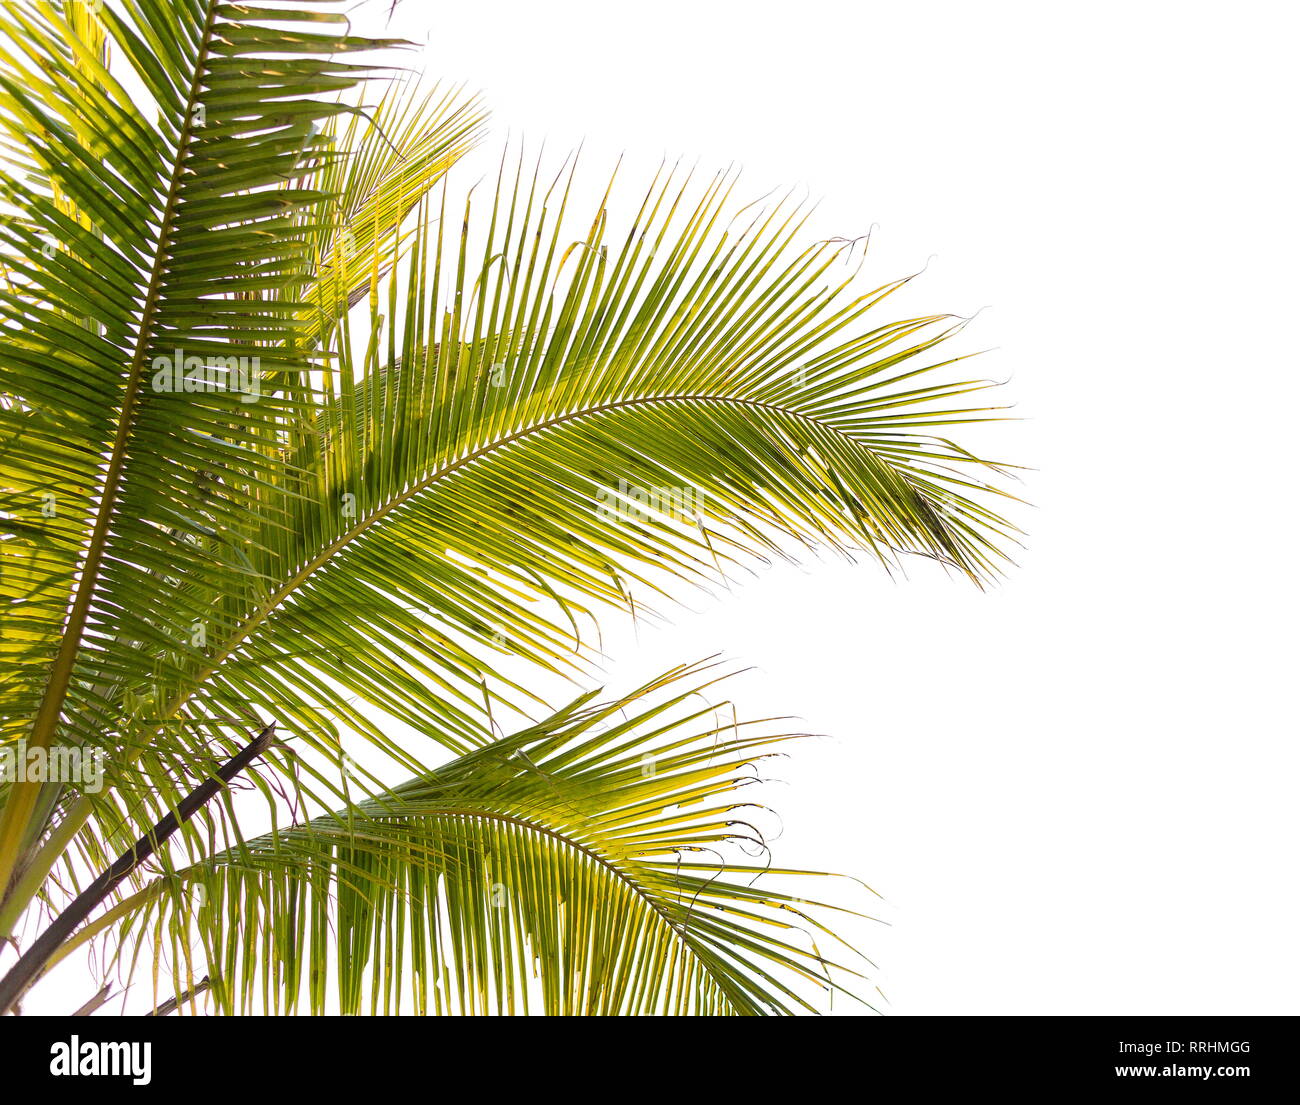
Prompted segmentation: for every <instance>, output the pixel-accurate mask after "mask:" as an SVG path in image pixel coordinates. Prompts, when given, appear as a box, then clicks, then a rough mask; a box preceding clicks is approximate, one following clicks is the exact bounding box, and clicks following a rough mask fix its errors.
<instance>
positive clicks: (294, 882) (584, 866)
mask: <svg viewBox="0 0 1300 1105" xmlns="http://www.w3.org/2000/svg"><path fill="white" fill-rule="evenodd" d="M702 675H704V672H703V670H702V669H683V670H679V671H676V672H672V673H669V675H668V676H665V677H664V678H663V679H661V680H657V681H656V682H655V683H653V684H651V685H649V686H647V687H643V688H641V689H639V690H638V691H636V692H634V693H633V694H631V695H628V696H625V697H622V698H619V699H616V700H613V701H610V702H606V703H601V704H594V703H593V702H592V698H593V696H592V695H591V694H588V695H584V696H583V697H581V698H579V699H578V700H576V701H575V702H573V703H571V704H570V705H569V706H568V707H566V708H565V709H563V710H560V711H558V712H557V713H555V714H554V715H552V716H551V717H549V718H547V719H546V720H545V721H543V722H542V723H540V724H538V725H536V726H533V727H530V728H529V729H527V730H525V731H523V732H521V733H518V734H516V735H515V736H513V737H510V738H508V739H503V740H499V741H495V742H493V743H491V744H489V745H487V746H485V747H484V748H481V749H479V750H477V751H475V752H473V753H470V754H468V755H466V756H463V757H460V758H458V759H456V760H453V761H452V762H450V763H449V764H447V765H445V766H444V767H442V768H439V769H437V770H436V771H433V772H430V773H429V774H427V775H426V776H424V777H421V778H419V779H415V780H412V781H411V782H409V783H407V784H405V785H403V786H401V787H398V788H396V789H395V790H393V791H391V792H388V793H385V794H384V795H382V796H381V797H380V798H377V799H375V800H371V801H368V802H363V803H359V804H358V805H356V806H353V807H350V808H348V809H347V810H343V811H338V812H336V813H335V814H333V815H330V816H325V817H320V818H316V819H314V820H313V821H310V822H308V823H306V824H302V825H296V826H293V827H291V828H285V829H281V830H278V831H275V832H271V833H268V834H265V835H264V836H261V837H257V838H255V839H252V840H249V841H247V842H246V843H243V844H240V845H237V846H236V847H234V848H232V849H230V850H228V851H224V852H221V853H218V854H216V855H214V856H212V857H210V858H209V859H208V860H206V861H205V862H204V863H202V864H199V865H196V866H194V867H191V868H187V869H184V870H181V871H179V872H177V873H175V874H173V875H168V876H162V877H160V878H158V879H157V880H156V881H154V882H151V883H149V884H147V885H146V886H144V887H143V888H142V889H140V890H139V891H137V893H136V894H135V895H134V896H133V897H132V898H130V899H128V900H127V902H126V907H127V908H121V909H120V912H121V913H123V914H125V915H126V916H127V917H129V922H128V923H126V924H125V925H124V931H123V932H122V933H120V934H119V939H120V940H121V947H122V949H123V951H124V952H126V953H128V954H129V952H130V950H131V949H133V948H134V947H135V946H136V941H137V940H138V939H139V938H142V937H147V939H148V941H149V942H150V943H152V944H153V945H154V946H157V947H161V948H166V949H171V950H172V951H173V952H174V957H169V958H170V962H171V965H170V967H169V968H164V969H163V971H162V975H163V977H162V979H161V980H160V981H161V982H162V985H163V989H162V990H160V991H159V992H158V994H156V997H157V1000H158V1001H161V1000H162V997H163V996H165V995H166V994H167V992H168V990H169V989H170V990H174V991H175V994H174V995H173V996H174V997H175V998H176V999H178V1000H179V999H180V997H181V996H182V995H183V994H184V993H185V992H186V991H187V990H192V989H193V988H194V986H195V982H196V980H197V979H198V978H199V977H200V975H202V976H204V977H207V978H209V980H210V983H211V995H212V1002H213V1005H214V1007H215V1008H216V1009H217V1010H218V1011H221V1012H226V1013H236V1012H239V1013H247V1012H257V1011H265V1012H276V1013H281V1012H294V1011H296V1010H297V1009H298V1008H299V1006H300V1003H305V1004H306V1006H307V1007H308V1009H310V1011H311V1012H314V1013H320V1012H324V1011H326V1010H327V1009H328V1008H330V1007H331V1006H334V1007H336V1008H338V1009H339V1010H341V1011H342V1012H344V1013H358V1012H362V1011H365V1010H369V1011H370V1012H383V1013H396V1012H401V1011H403V1010H405V1011H415V1012H418V1013H439V1014H445V1013H499V1014H517V1013H528V1012H541V1013H546V1014H552V1015H591V1014H598V1015H611V1014H675V1015H686V1014H693V1015H736V1014H740V1015H767V1014H772V1013H777V1014H781V1013H790V1012H794V1011H798V1010H805V1009H813V1008H814V1006H813V1005H812V1004H811V999H812V998H813V997H814V996H815V995H816V994H817V993H819V992H821V991H829V990H841V989H843V990H844V992H846V993H851V991H852V989H853V985H852V984H853V983H854V981H855V980H859V979H860V978H861V974H860V971H861V969H862V968H863V967H864V966H865V963H864V962H863V961H861V960H860V959H858V962H857V963H856V965H852V966H850V965H843V966H842V965H840V964H838V963H837V962H836V959H838V958H839V957H840V953H842V952H844V949H843V947H841V948H840V952H832V951H830V947H831V946H832V945H835V944H836V941H835V938H834V936H833V935H832V934H831V933H830V932H829V930H827V929H826V928H825V926H824V924H823V923H822V922H821V921H819V920H818V919H817V917H816V914H817V913H825V907H820V906H817V905H815V904H813V903H809V902H807V901H804V900H802V899H801V898H798V897H795V896H793V894H792V892H791V891H792V889H793V887H792V885H791V884H792V883H794V882H798V881H800V880H806V879H811V878H817V877H818V876H817V874H816V873H813V872H781V871H774V870H767V869H764V868H756V867H753V866H752V865H747V864H744V863H741V864H739V865H736V864H732V863H728V862H726V861H725V860H724V858H723V851H724V850H730V851H733V852H734V850H735V847H736V843H737V842H744V843H750V844H755V843H758V844H761V841H760V839H759V838H758V837H757V835H756V834H757V830H756V829H754V828H753V827H752V824H751V819H752V818H753V817H754V816H755V814H754V811H753V810H752V809H746V808H745V807H748V806H750V805H751V803H747V802H743V801H742V800H741V796H739V795H738V794H737V793H736V792H737V791H738V790H739V789H740V788H742V787H743V786H745V785H746V784H750V783H753V782H754V781H755V779H754V776H753V774H752V772H751V771H746V770H744V769H745V768H746V767H747V766H752V765H753V764H755V763H756V762H758V761H761V760H763V759H765V758H766V757H767V756H768V755H770V754H771V748H772V747H773V745H774V744H775V743H776V742H777V741H779V740H781V739H788V738H779V737H773V736H770V735H759V734H757V733H756V732H754V731H752V727H750V726H741V725H735V724H734V723H733V724H727V725H723V726H719V725H718V713H719V711H718V710H717V709H715V708H713V707H710V706H709V705H708V704H707V703H706V704H704V705H703V706H701V705H700V703H699V701H698V699H697V696H698V694H699V692H700V691H702V690H703V689H704V686H699V685H697V683H698V681H699V679H700V678H701V676H702ZM711 679H712V677H711V676H710V677H708V679H707V680H706V682H705V686H707V684H708V682H710V681H711ZM760 876H761V879H760ZM760 881H761V884H762V885H760ZM782 885H785V886H786V890H784V891H783V890H781V889H780V887H781V886H782ZM110 921H111V918H110ZM104 927H107V926H104ZM398 937H400V939H399V938H398ZM819 945H826V946H827V952H826V953H825V954H823V953H822V952H821V951H819V950H818V949H819ZM848 954H849V955H850V957H851V958H854V959H857V957H856V956H855V955H853V954H852V953H848ZM155 970H157V969H156V968H155ZM331 990H332V993H330V991H331Z"/></svg>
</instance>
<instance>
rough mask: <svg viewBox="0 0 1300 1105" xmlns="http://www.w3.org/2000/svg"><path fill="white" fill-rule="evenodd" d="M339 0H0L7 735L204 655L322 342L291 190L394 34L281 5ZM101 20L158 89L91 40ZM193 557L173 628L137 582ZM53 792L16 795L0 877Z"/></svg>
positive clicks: (41, 730) (107, 715)
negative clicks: (215, 608) (66, 1)
mask: <svg viewBox="0 0 1300 1105" xmlns="http://www.w3.org/2000/svg"><path fill="white" fill-rule="evenodd" d="M321 6H322V5H318V6H317V8H315V9H310V10H306V9H302V8H295V7H292V6H290V7H279V6H274V5H273V6H267V7H260V8H249V7H241V6H239V5H233V4H224V3H219V2H218V0H194V2H187V3H169V2H164V0H139V2H138V3H131V4H129V5H127V6H126V8H125V9H124V12H123V13H122V14H119V13H118V12H117V11H116V10H115V9H114V8H112V7H104V8H102V9H100V10H99V12H98V14H97V15H91V14H90V9H89V8H87V7H84V6H82V5H75V4H74V5H68V6H66V7H65V6H62V5H59V6H54V5H44V4H42V5H32V6H30V7H29V6H27V5H6V6H5V8H4V10H3V12H0V40H2V42H3V46H2V50H3V57H2V58H0V60H2V61H3V62H4V65H3V67H0V132H2V133H3V135H4V138H5V154H6V158H7V160H8V162H9V166H10V170H11V171H10V173H9V174H8V175H6V177H5V179H4V182H3V192H2V198H3V200H4V203H5V204H6V206H7V207H8V209H9V212H10V213H8V214H6V215H5V216H4V217H3V219H0V242H2V243H3V248H4V251H5V254H6V266H7V269H8V276H9V280H8V283H7V286H6V287H4V288H3V289H0V311H3V315H2V316H0V326H3V328H4V334H5V341H4V343H3V348H2V349H0V394H3V395H4V396H5V402H4V403H3V405H0V440H2V441H4V443H5V447H6V460H5V463H4V468H3V471H4V476H5V484H4V488H3V494H4V502H3V508H4V511H5V514H4V516H5V518H6V519H10V518H13V519H16V522H10V521H6V524H5V532H4V534H3V537H4V541H3V554H2V555H3V563H4V568H5V571H4V573H3V583H2V584H0V587H3V593H2V595H0V597H2V598H3V603H2V604H0V608H2V611H3V617H4V619H5V622H4V625H3V626H2V627H0V641H3V644H0V680H2V681H3V682H4V684H5V688H6V697H5V710H6V718H7V722H6V731H7V734H8V735H9V736H10V737H13V736H15V735H16V734H17V732H19V731H25V730H26V729H28V728H29V727H30V733H29V734H28V740H29V741H30V742H31V743H32V744H33V745H34V746H37V747H47V746H49V745H50V744H51V743H52V742H53V741H54V738H55V735H56V730H58V728H59V726H60V718H61V717H67V716H69V715H70V716H73V717H79V718H80V719H81V720H80V722H79V724H78V723H74V724H73V725H72V729H73V732H74V734H78V735H84V734H85V733H87V732H95V731H101V730H104V729H106V728H108V727H110V726H114V725H116V724H118V722H119V719H120V714H119V711H120V707H121V699H120V694H119V695H117V696H112V695H110V694H108V693H107V692H108V689H110V688H114V689H119V690H120V688H121V687H122V683H123V680H124V677H126V676H128V675H136V676H145V677H147V675H148V674H149V673H151V672H152V671H153V670H154V669H155V668H156V667H162V668H163V669H164V670H165V669H166V667H167V665H168V664H169V662H171V661H169V659H168V658H169V657H171V656H173V655H175V656H176V657H178V658H181V657H187V656H188V657H189V658H190V659H192V658H193V656H194V654H195V653H196V652H201V649H198V648H197V646H196V645H195V644H194V640H195V638H194V637H193V633H192V631H188V632H187V631H186V629H185V628H184V627H189V626H194V625H200V626H201V625H202V624H203V619H204V618H205V615H206V610H207V607H208V606H209V605H210V604H211V603H212V602H213V601H214V599H215V597H216V596H218V595H219V594H220V593H221V592H222V590H223V589H224V587H225V586H226V583H227V581H228V580H230V578H231V577H232V575H233V576H238V575H243V574H244V573H245V572H246V571H247V566H246V564H244V563H243V561H242V560H241V558H240V557H239V555H238V552H237V549H236V548H234V547H233V545H232V542H231V540H230V539H229V538H228V537H227V536H225V535H228V534H230V533H231V532H232V531H238V530H239V529H240V520H241V519H242V518H243V517H244V516H245V515H246V513H247V512H248V511H249V510H251V509H253V508H254V504H255V502H256V498H255V495H254V494H252V493H250V492H249V491H248V490H247V484H246V483H245V481H249V482H251V483H252V484H254V485H255V484H256V483H257V482H258V481H260V480H262V479H265V478H267V476H268V472H269V471H270V470H271V469H273V467H274V466H273V465H272V464H271V463H270V462H269V461H268V459H267V457H266V455H265V452H264V449H263V448H262V446H263V443H264V442H265V441H267V440H268V439H269V440H273V439H274V436H275V433H276V430H275V427H276V425H277V424H278V422H279V421H280V420H281V419H282V418H284V417H285V415H286V414H287V413H291V412H293V411H294V410H296V409H297V408H298V406H299V405H300V403H301V402H302V396H303V386H302V383H301V380H302V379H303V377H304V375H305V374H306V373H307V372H308V371H309V370H310V369H311V368H312V367H313V365H314V364H315V363H316V362H315V360H314V359H313V357H312V356H311V355H310V353H309V352H308V351H307V349H306V347H305V346H304V345H303V344H302V342H301V333H300V331H301V326H300V323H299V321H298V315H299V313H300V311H301V310H302V305H301V302H300V299H299V294H300V289H301V287H302V285H303V284H304V281H305V280H306V278H307V275H308V270H309V261H308V258H307V257H305V256H304V244H303V243H302V242H301V241H299V240H296V239H295V238H294V237H293V236H292V235H287V233H286V232H287V231H288V230H290V229H291V228H292V227H293V226H294V220H295V216H300V215H301V214H302V213H303V212H307V211H311V210H312V209H314V208H318V207H319V206H320V204H321V200H322V198H323V197H322V194H321V193H320V192H319V191H318V190H315V189H311V188H305V187H292V186H290V187H284V185H285V184H286V182H289V181H292V180H293V179H294V178H295V177H301V176H302V175H303V174H304V172H306V171H309V170H310V169H311V168H312V167H313V166H317V165H319V164H321V163H323V162H327V161H328V160H329V159H330V158H332V157H334V156H336V155H335V154H334V153H332V152H331V150H330V149H329V144H328V142H327V141H325V139H324V138H323V136H322V135H321V133H320V129H319V126H318V124H319V122H320V121H321V120H324V119H328V118H329V117H331V116H335V115H339V114H342V113H346V112H348V111H350V110H352V109H350V108H348V107H347V106H346V105H344V104H341V103H338V102H334V101H330V100H325V99H321V98H319V97H320V94H321V93H323V92H326V91H333V90H335V89H337V88H338V87H339V84H340V81H343V82H346V83H348V84H355V83H356V81H357V80H358V79H360V78H362V77H364V76H366V75H367V72H368V70H367V69H366V68H365V67H364V66H362V65H359V64H353V63H340V62H335V61H331V60H328V58H329V56H330V55H335V54H345V53H348V52H351V51H358V50H367V49H373V48H375V47H377V46H381V45H389V44H391V43H385V42H382V41H371V40H367V39H361V38H353V37H348V36H340V35H336V34H332V33H324V34H323V33H317V32H315V31H301V30H292V31H291V30H285V29H282V28H281V27H279V26H278V25H279V24H282V23H285V22H288V23H308V24H324V25H326V26H328V25H332V24H344V23H346V22H347V19H346V16H344V15H343V14H342V13H339V12H330V11H322V10H319V8H320V7H321ZM92 21H93V22H94V25H95V26H96V28H97V33H98V28H102V30H103V31H104V32H106V35H107V38H108V40H109V41H110V42H111V44H112V47H113V49H114V50H116V51H117V53H118V55H119V57H120V59H121V60H122V62H123V63H124V64H125V65H126V66H127V68H128V69H129V71H130V73H131V75H132V76H133V77H134V78H135V79H136V80H138V81H139V82H140V83H141V85H142V86H143V88H144V91H145V94H146V95H145V97H144V99H145V100H147V101H148V102H147V104H140V105H137V104H136V103H135V102H134V101H133V99H132V97H131V96H130V95H128V93H127V91H126V90H125V88H124V87H123V84H122V83H121V81H120V80H119V79H118V78H117V77H116V76H114V75H113V73H112V72H111V71H110V70H109V69H108V68H106V67H105V66H104V65H103V64H102V62H101V60H100V59H99V58H97V57H96V56H95V52H94V51H95V48H96V47H97V45H98V43H97V42H96V41H94V40H92V41H91V42H90V43H87V42H86V41H84V40H83V39H82V38H80V37H79V34H81V33H83V32H84V30H85V28H86V26H87V25H89V24H90V23H91V22H92ZM285 54H288V55H291V57H290V58H289V59H287V60H285V59H284V58H283V57H281V58H280V59H279V60H277V58H276V55H285ZM191 385H194V386H191ZM254 400H255V401H254ZM17 458H21V463H16V461H17ZM236 474H238V475H237V478H236ZM217 485H220V486H222V487H223V488H224V493H223V494H221V495H214V494H213V493H212V490H213V487H214V486H217ZM42 505H48V506H49V507H50V509H49V510H47V511H45V512H44V513H42V512H41V510H40V507H41V506H42ZM51 511H52V512H51ZM179 576H183V577H185V578H186V579H187V580H189V581H190V582H191V584H193V585H194V586H193V587H192V589H191V590H190V591H188V592H187V593H186V597H187V598H189V599H190V602H189V603H188V604H187V605H183V606H182V607H179V608H178V609H176V610H175V611H174V613H173V616H172V617H171V619H170V620H169V621H168V622H167V623H166V624H161V623H160V621H159V619H158V618H157V617H154V616H150V613H149V612H148V611H147V610H144V609H142V608H141V603H140V602H139V598H140V596H141V595H142V594H148V593H149V592H150V591H152V590H154V589H155V588H156V587H157V586H158V582H159V581H160V580H163V581H165V580H167V579H169V578H175V577H179ZM182 602H184V600H182ZM33 719H34V720H33ZM37 791H38V787H36V786H35V785H33V784H26V783H23V784H18V785H15V786H14V787H12V788H11V789H10V790H9V793H8V794H7V797H6V801H5V805H4V811H3V814H2V815H0V886H3V885H6V884H7V883H8V879H9V875H10V872H11V871H12V870H13V867H14V863H15V861H16V859H17V857H18V853H19V849H20V847H22V846H23V845H24V843H25V841H26V840H27V839H28V837H29V836H30V831H31V828H32V825H33V822H32V814H33V810H34V808H35V806H36V803H37V799H38V794H37Z"/></svg>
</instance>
